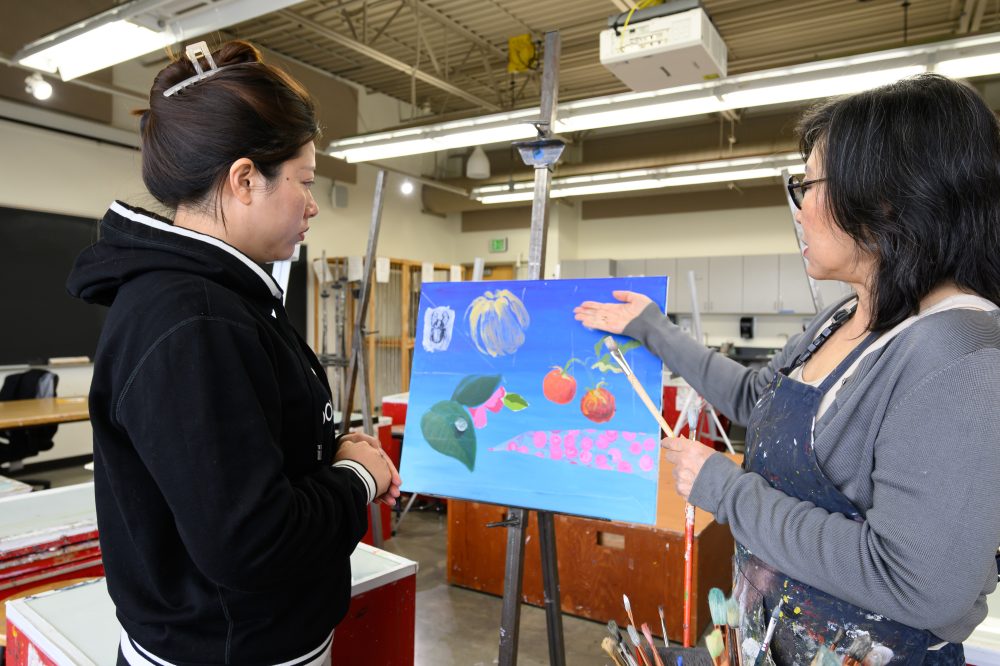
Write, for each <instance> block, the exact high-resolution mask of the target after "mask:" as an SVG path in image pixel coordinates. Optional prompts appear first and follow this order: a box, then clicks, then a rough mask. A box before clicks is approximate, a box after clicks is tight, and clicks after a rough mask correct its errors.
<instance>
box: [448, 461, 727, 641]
mask: <svg viewBox="0 0 1000 666" xmlns="http://www.w3.org/2000/svg"><path fill="white" fill-rule="evenodd" d="M734 459H736V460H739V458H738V457H735V458H734ZM671 474H672V468H671V467H670V465H669V464H668V463H666V460H665V459H664V458H663V456H662V455H661V458H660V493H659V500H658V504H657V514H658V519H657V524H656V526H645V525H633V524H627V523H615V522H609V521H605V520H591V519H588V518H579V517H575V516H566V515H556V516H555V531H556V554H557V558H558V562H559V585H560V588H561V603H562V609H563V611H564V612H566V613H569V614H571V615H577V616H580V617H585V618H589V619H591V620H596V621H598V622H601V623H604V622H607V621H608V620H611V619H614V620H615V621H616V622H617V623H618V624H619V626H622V627H624V626H627V625H628V623H629V621H628V617H627V616H626V614H625V609H624V608H623V607H622V594H627V595H628V596H629V600H630V602H631V604H632V610H633V613H634V615H635V618H636V622H639V623H640V624H641V623H642V622H647V623H649V625H650V627H654V633H656V634H657V635H659V634H660V631H659V624H660V623H659V622H658V621H657V619H658V614H657V610H656V607H657V606H660V605H662V606H663V607H664V610H665V611H666V620H667V633H668V635H669V637H670V639H671V640H673V641H677V642H680V640H681V639H682V627H683V608H684V501H683V500H682V499H681V498H680V497H679V496H678V495H677V494H676V493H675V492H674V491H673V483H672V476H671ZM505 511H506V509H505V508H504V507H500V506H496V505H492V504H480V503H477V502H464V501H457V500H452V501H449V502H448V560H447V570H448V582H449V583H451V584H453V585H459V586H461V587H467V588H470V589H473V590H478V591H480V592H486V593H488V594H494V595H498V596H499V595H502V594H503V587H504V561H505V553H506V537H507V535H506V531H505V530H504V529H499V528H497V529H490V528H487V527H486V526H485V525H486V523H488V522H494V521H499V520H503V518H504V515H505ZM732 554H733V537H732V534H731V533H730V532H729V528H728V527H727V526H725V525H720V524H719V523H716V522H715V521H714V520H713V519H712V515H711V514H709V513H707V512H703V511H701V510H700V509H699V510H697V512H696V518H695V542H694V551H693V557H694V560H693V569H694V587H693V590H692V594H693V595H694V599H695V600H696V603H695V604H694V608H693V612H692V616H693V617H692V626H693V627H694V630H693V635H694V636H695V637H698V636H701V634H702V633H703V631H704V630H705V627H706V626H707V625H708V624H710V622H711V615H710V614H709V611H708V590H709V589H710V588H712V587H719V588H721V589H722V590H723V591H725V592H727V593H728V592H729V590H730V589H731V588H732V564H731V557H732ZM522 600H523V601H525V602H527V603H530V604H533V605H536V606H540V605H542V604H543V602H544V596H543V589H542V577H541V553H540V552H539V548H538V521H537V518H536V515H535V513H534V512H529V520H528V530H527V545H526V547H525V559H524V586H523V589H522Z"/></svg>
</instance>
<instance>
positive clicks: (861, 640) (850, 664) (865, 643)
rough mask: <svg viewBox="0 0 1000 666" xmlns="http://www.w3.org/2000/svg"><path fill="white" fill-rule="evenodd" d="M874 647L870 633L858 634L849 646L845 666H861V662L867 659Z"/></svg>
mask: <svg viewBox="0 0 1000 666" xmlns="http://www.w3.org/2000/svg"><path fill="white" fill-rule="evenodd" d="M871 649H872V639H871V636H869V635H868V634H858V635H857V636H855V637H854V640H853V641H851V645H850V646H849V647H848V648H847V654H845V655H844V665H845V666H861V662H863V661H864V660H865V657H866V656H868V653H869V652H871Z"/></svg>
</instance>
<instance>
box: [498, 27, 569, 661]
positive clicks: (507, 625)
mask: <svg viewBox="0 0 1000 666" xmlns="http://www.w3.org/2000/svg"><path fill="white" fill-rule="evenodd" d="M559 48H560V45H559V33H558V32H548V33H546V34H545V61H544V69H543V72H542V106H541V112H542V115H541V118H540V120H539V123H538V129H539V133H540V134H542V135H543V136H544V138H549V137H551V136H552V130H553V129H554V128H555V121H556V105H557V103H558V97H559ZM550 166H551V165H536V167H535V194H534V198H533V200H532V203H531V233H530V238H529V245H528V279H529V280H539V279H541V278H542V277H543V275H542V272H543V268H544V265H545V241H546V236H547V233H548V222H549V189H550V187H551V184H552V172H551V171H550V168H549V167H550ZM527 515H528V514H527V511H526V510H524V509H510V510H509V513H508V518H507V520H506V521H504V523H505V524H506V526H507V561H506V566H505V569H504V592H503V608H502V610H501V614H500V660H499V662H500V666H516V664H517V641H518V634H519V631H520V620H521V589H522V578H523V576H524V542H525V530H526V529H527ZM538 535H539V549H540V550H541V556H542V583H543V587H544V590H545V624H546V629H547V633H548V639H549V663H550V664H552V665H553V666H565V663H566V650H565V646H564V643H563V628H562V605H561V603H560V590H559V567H558V558H557V556H556V537H555V523H554V520H553V515H552V513H551V512H549V511H539V512H538Z"/></svg>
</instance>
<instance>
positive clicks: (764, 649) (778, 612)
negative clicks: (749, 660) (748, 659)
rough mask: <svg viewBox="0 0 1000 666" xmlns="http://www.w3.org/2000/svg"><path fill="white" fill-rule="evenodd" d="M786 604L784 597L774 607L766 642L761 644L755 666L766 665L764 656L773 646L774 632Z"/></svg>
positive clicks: (765, 637)
mask: <svg viewBox="0 0 1000 666" xmlns="http://www.w3.org/2000/svg"><path fill="white" fill-rule="evenodd" d="M784 603H785V599H784V597H782V598H781V599H780V600H778V605H777V606H775V607H774V612H773V613H771V619H770V621H769V622H768V623H767V632H766V633H765V634H764V640H763V641H762V642H761V644H760V651H759V652H758V653H757V658H756V659H755V660H754V662H753V666H760V665H761V664H763V663H764V656H765V655H766V654H767V648H768V646H770V645H771V637H772V636H774V630H775V628H777V626H778V618H779V617H780V616H781V607H782V606H783V605H784Z"/></svg>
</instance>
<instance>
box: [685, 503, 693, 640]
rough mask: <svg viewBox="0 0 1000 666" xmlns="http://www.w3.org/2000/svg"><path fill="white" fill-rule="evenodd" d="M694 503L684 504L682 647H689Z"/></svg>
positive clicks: (690, 638)
mask: <svg viewBox="0 0 1000 666" xmlns="http://www.w3.org/2000/svg"><path fill="white" fill-rule="evenodd" d="M693 560H694V505H693V504H691V503H685V504H684V647H691V646H692V645H694V641H693V640H692V637H691V597H692V592H693V588H694V562H693Z"/></svg>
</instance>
